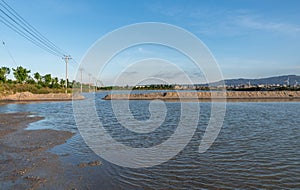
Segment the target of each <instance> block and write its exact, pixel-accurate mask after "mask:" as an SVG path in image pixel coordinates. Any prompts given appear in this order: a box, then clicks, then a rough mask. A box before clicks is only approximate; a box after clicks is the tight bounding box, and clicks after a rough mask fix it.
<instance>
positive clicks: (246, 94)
mask: <svg viewBox="0 0 300 190" xmlns="http://www.w3.org/2000/svg"><path fill="white" fill-rule="evenodd" d="M224 96H226V99H229V100H230V99H235V100H239V99H240V100H243V99H248V100H251V99H255V100H268V99H295V100H300V91H227V92H157V93H149V94H109V95H107V96H105V97H104V98H103V99H105V100H128V99H129V100H153V99H160V100H188V99H200V100H201V99H211V98H215V99H223V97H224Z"/></svg>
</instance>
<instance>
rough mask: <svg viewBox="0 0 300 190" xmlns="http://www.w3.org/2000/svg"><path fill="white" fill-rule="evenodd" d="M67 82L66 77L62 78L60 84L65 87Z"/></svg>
mask: <svg viewBox="0 0 300 190" xmlns="http://www.w3.org/2000/svg"><path fill="white" fill-rule="evenodd" d="M65 83H66V81H65V80H64V79H60V82H59V84H60V86H61V87H65Z"/></svg>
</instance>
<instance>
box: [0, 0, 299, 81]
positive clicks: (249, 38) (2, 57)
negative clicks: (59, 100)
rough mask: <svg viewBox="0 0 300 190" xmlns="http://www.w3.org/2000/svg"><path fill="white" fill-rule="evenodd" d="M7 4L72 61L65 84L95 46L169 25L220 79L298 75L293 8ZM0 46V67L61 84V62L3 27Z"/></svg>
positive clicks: (234, 1)
mask: <svg viewBox="0 0 300 190" xmlns="http://www.w3.org/2000/svg"><path fill="white" fill-rule="evenodd" d="M6 2H7V3H8V4H10V5H11V6H12V7H13V8H14V9H15V10H16V11H17V12H18V13H19V14H20V15H21V16H23V18H25V19H26V20H27V21H28V22H29V23H30V24H32V25H33V26H34V27H35V28H37V29H38V30H39V31H40V32H41V33H42V34H43V35H45V36H46V37H47V38H48V39H50V40H51V41H52V42H54V43H55V44H56V45H57V46H58V47H60V48H61V49H63V50H65V51H67V52H69V53H70V54H71V56H72V57H73V58H74V59H75V60H76V61H77V63H75V62H71V63H70V78H72V77H73V76H75V72H76V71H77V68H78V63H79V62H80V60H81V59H82V57H83V56H84V55H85V53H86V52H87V51H88V49H89V48H90V47H91V45H92V44H93V43H95V41H97V40H98V39H99V38H101V37H103V35H105V34H107V33H109V32H111V31H113V30H115V29H118V28H120V27H123V26H126V25H129V24H134V23H139V22H163V23H168V24H172V25H176V26H179V27H181V28H183V29H185V30H187V31H189V32H191V33H193V34H194V35H196V36H197V37H198V38H199V39H200V40H202V41H203V42H204V43H205V44H206V46H207V47H208V48H209V49H210V51H211V52H212V54H213V55H214V57H215V58H216V60H217V62H218V64H219V65H220V68H221V70H222V73H223V75H224V77H225V78H239V77H243V78H259V77H266V76H276V75H283V74H298V75H299V74H300V53H299V49H300V1H297V0H294V1H293V0H286V1H282V0H226V1H224V0H219V1H204V0H203V1H198V0H195V1H188V0H187V1H174V0H172V1H168V0H164V1H155V0H154V1H150V0H148V1H142V0H130V1H129V0H128V1H118V0H115V1H99V0H92V1H83V0H43V1H41V0H28V1H21V0H6ZM0 40H2V41H4V42H5V43H6V47H4V46H2V47H1V48H0V61H1V66H9V67H16V65H22V66H24V67H27V68H30V69H31V70H32V72H36V71H38V72H40V73H41V74H46V73H52V75H54V76H58V77H64V72H65V67H64V62H63V60H62V59H60V58H58V57H55V56H53V55H51V54H49V53H47V52H45V51H43V50H42V49H40V48H38V47H36V46H35V45H33V44H31V43H30V42H28V41H27V40H26V39H24V38H23V37H20V36H19V35H18V34H16V33H14V32H12V31H11V30H10V29H9V28H7V27H6V26H4V25H3V24H1V23H0ZM149 48H150V49H153V47H149ZM144 50H147V47H145V48H144ZM7 51H10V53H11V55H12V56H13V58H14V59H15V62H16V63H14V62H13V61H12V59H11V57H10V56H9V53H8V52H7ZM129 51H130V50H129ZM132 56H134V55H132ZM123 57H124V56H123ZM120 61H121V62H122V60H120ZM112 70H113V69H112ZM116 70H117V68H116ZM108 75H109V72H108V71H107V73H106V74H105V76H107V77H106V79H103V80H108V78H109V76H108ZM112 75H113V74H112ZM85 80H87V78H85ZM101 80H102V79H101ZM108 83H109V82H108Z"/></svg>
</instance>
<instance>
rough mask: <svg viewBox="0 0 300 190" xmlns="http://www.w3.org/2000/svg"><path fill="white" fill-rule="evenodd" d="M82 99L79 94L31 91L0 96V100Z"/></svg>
mask: <svg viewBox="0 0 300 190" xmlns="http://www.w3.org/2000/svg"><path fill="white" fill-rule="evenodd" d="M82 99H84V97H83V96H82V95H80V94H65V93H50V94H32V93H31V92H19V93H16V94H11V95H8V96H3V97H0V101H68V100H82Z"/></svg>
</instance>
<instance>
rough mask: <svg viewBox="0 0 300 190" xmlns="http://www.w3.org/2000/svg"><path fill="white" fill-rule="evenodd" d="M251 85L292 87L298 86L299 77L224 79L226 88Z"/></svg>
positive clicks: (299, 82) (216, 83)
mask: <svg viewBox="0 0 300 190" xmlns="http://www.w3.org/2000/svg"><path fill="white" fill-rule="evenodd" d="M249 82H250V84H251V85H261V84H264V85H272V84H280V85H284V84H288V83H289V85H291V86H294V85H295V84H296V83H297V84H300V76H297V75H284V76H276V77H268V78H260V79H244V78H239V79H226V80H225V84H226V85H227V86H230V85H234V86H238V85H246V84H249ZM218 84H221V83H220V82H215V83H212V85H218Z"/></svg>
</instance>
